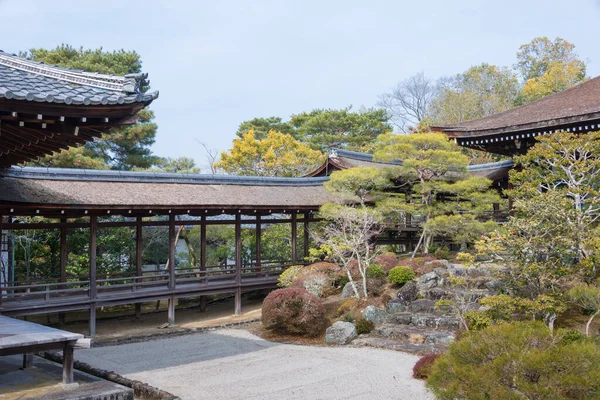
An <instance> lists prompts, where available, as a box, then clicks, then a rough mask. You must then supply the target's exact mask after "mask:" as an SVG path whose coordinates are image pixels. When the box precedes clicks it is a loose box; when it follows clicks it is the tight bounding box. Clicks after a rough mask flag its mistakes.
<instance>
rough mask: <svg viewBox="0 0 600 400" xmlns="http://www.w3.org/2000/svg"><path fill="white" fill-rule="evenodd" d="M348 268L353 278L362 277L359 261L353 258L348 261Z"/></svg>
mask: <svg viewBox="0 0 600 400" xmlns="http://www.w3.org/2000/svg"><path fill="white" fill-rule="evenodd" d="M347 268H348V270H349V271H350V275H352V279H359V278H360V271H359V270H358V261H356V260H351V261H350V262H349V263H348V265H347Z"/></svg>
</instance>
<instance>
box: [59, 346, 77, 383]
mask: <svg viewBox="0 0 600 400" xmlns="http://www.w3.org/2000/svg"><path fill="white" fill-rule="evenodd" d="M62 378H63V383H64V384H65V385H70V384H71V383H74V382H75V380H74V379H73V346H71V344H70V343H65V346H64V347H63V370H62Z"/></svg>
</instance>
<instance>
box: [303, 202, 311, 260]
mask: <svg viewBox="0 0 600 400" xmlns="http://www.w3.org/2000/svg"><path fill="white" fill-rule="evenodd" d="M309 220H310V215H309V213H305V214H304V258H305V259H306V258H308V248H309V246H310V227H309V222H308V221H309Z"/></svg>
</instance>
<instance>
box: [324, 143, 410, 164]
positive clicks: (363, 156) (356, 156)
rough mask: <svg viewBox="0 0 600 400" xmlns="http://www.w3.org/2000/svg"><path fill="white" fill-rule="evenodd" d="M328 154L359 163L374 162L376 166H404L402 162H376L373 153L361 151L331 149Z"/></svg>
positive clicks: (331, 156)
mask: <svg viewBox="0 0 600 400" xmlns="http://www.w3.org/2000/svg"><path fill="white" fill-rule="evenodd" d="M327 154H328V156H329V157H330V158H336V157H344V158H349V159H352V160H357V161H368V162H373V163H376V164H390V165H401V164H402V160H396V161H378V160H375V155H374V154H372V153H362V152H360V151H353V150H345V149H340V148H337V147H330V148H329V151H328V153H327Z"/></svg>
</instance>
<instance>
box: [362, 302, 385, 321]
mask: <svg viewBox="0 0 600 400" xmlns="http://www.w3.org/2000/svg"><path fill="white" fill-rule="evenodd" d="M363 316H364V317H365V319H366V320H369V321H371V322H372V323H374V324H375V325H380V324H382V323H384V322H385V319H386V317H387V313H386V312H385V310H382V309H380V308H377V307H375V306H367V307H366V308H365V309H364V311H363Z"/></svg>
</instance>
